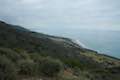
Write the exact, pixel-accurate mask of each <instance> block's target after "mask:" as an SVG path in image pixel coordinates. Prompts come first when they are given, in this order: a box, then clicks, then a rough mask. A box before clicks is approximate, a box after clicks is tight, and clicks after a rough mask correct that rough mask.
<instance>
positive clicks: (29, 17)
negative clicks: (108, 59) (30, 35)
mask: <svg viewBox="0 0 120 80" xmlns="http://www.w3.org/2000/svg"><path fill="white" fill-rule="evenodd" d="M0 20H3V21H6V22H8V23H12V24H16V25H21V26H24V27H26V28H29V29H35V28H36V29H40V28H51V29H55V28H63V29H68V28H69V29H81V28H83V29H95V30H96V29H99V30H119V31H120V0H0Z"/></svg>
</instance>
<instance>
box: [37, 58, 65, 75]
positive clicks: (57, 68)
mask: <svg viewBox="0 0 120 80" xmlns="http://www.w3.org/2000/svg"><path fill="white" fill-rule="evenodd" d="M62 70H63V64H62V63H61V62H60V61H59V60H55V59H52V58H49V57H47V58H44V59H41V60H40V62H39V71H40V73H42V74H43V75H44V76H49V77H53V76H57V75H59V74H60V73H61V72H62Z"/></svg>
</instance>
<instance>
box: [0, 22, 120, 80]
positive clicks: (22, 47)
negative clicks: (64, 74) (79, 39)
mask: <svg viewBox="0 0 120 80" xmlns="http://www.w3.org/2000/svg"><path fill="white" fill-rule="evenodd" d="M0 48H1V49H0V51H1V52H3V50H4V49H6V50H9V49H10V50H12V51H13V52H17V53H23V52H26V55H29V54H30V55H31V54H32V55H33V54H36V53H37V54H38V55H40V56H44V57H46V56H50V57H52V58H54V59H59V60H61V61H62V62H63V63H64V66H65V68H71V69H75V68H76V67H78V68H80V71H82V72H84V71H85V72H87V73H91V75H90V76H92V77H93V80H96V77H95V76H98V77H99V79H97V80H101V77H103V76H105V77H107V78H102V80H107V79H108V80H113V79H115V78H116V77H117V78H116V80H118V79H119V76H116V75H119V74H120V71H119V70H120V60H119V59H116V58H112V57H109V56H106V55H102V54H98V53H97V52H96V51H93V50H89V49H85V48H83V47H82V46H80V45H78V44H76V43H74V42H73V41H72V40H71V39H68V38H63V37H56V36H50V35H46V34H42V33H37V32H33V31H30V30H28V29H25V28H22V27H20V26H16V25H11V24H7V23H5V22H2V21H0ZM11 54H12V53H11ZM112 72H113V73H114V74H113V73H112ZM75 74H76V73H75ZM95 74H96V75H95ZM110 76H111V77H112V78H108V77H110Z"/></svg>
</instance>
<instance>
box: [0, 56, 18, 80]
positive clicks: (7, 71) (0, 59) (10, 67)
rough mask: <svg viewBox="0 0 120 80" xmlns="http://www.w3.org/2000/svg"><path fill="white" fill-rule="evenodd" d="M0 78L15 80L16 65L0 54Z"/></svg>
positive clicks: (1, 79) (2, 79)
mask: <svg viewBox="0 0 120 80" xmlns="http://www.w3.org/2000/svg"><path fill="white" fill-rule="evenodd" d="M0 80H16V67H15V66H14V64H13V63H12V62H11V61H10V60H9V59H7V58H6V57H5V56H0Z"/></svg>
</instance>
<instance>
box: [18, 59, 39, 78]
mask: <svg viewBox="0 0 120 80" xmlns="http://www.w3.org/2000/svg"><path fill="white" fill-rule="evenodd" d="M19 68H20V70H19V71H18V73H19V74H21V75H29V76H31V75H32V76H33V75H36V71H37V67H36V64H35V63H34V62H33V61H30V60H23V61H21V62H20V63H19Z"/></svg>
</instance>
